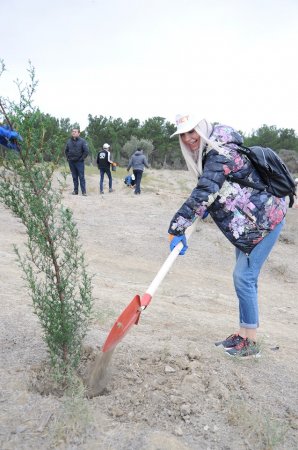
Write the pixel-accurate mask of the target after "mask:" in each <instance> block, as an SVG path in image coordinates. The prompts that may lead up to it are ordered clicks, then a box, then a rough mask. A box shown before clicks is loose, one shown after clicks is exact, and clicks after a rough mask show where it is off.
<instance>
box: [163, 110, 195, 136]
mask: <svg viewBox="0 0 298 450" xmlns="http://www.w3.org/2000/svg"><path fill="white" fill-rule="evenodd" d="M199 122H200V121H199V120H198V119H197V117H195V116H193V115H191V114H186V115H181V114H178V115H177V116H176V126H177V130H176V131H175V133H173V134H172V135H171V136H170V137H171V138H172V137H173V136H176V135H177V134H182V133H187V132H188V131H191V130H193V129H194V128H195V126H196V125H198V123H199Z"/></svg>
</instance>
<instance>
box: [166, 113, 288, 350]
mask: <svg viewBox="0 0 298 450" xmlns="http://www.w3.org/2000/svg"><path fill="white" fill-rule="evenodd" d="M176 124H177V130H176V132H175V133H174V134H173V135H172V136H175V135H178V136H179V141H180V147H181V150H182V153H183V156H184V158H185V160H186V163H187V166H188V169H189V171H190V172H191V173H192V175H194V177H195V178H196V180H197V184H196V187H195V188H194V189H193V191H192V193H191V194H190V196H189V198H188V199H187V200H186V201H185V202H184V203H183V205H182V206H181V208H179V210H178V211H177V212H176V214H175V215H174V217H173V219H172V220H171V222H170V226H169V229H168V232H169V238H170V249H171V250H173V248H175V246H176V245H177V244H178V243H179V242H180V241H182V243H183V248H182V250H181V252H180V254H184V253H185V252H186V250H187V248H188V246H187V241H186V238H185V234H184V233H185V230H186V228H188V227H189V226H190V225H191V224H192V223H193V221H194V220H195V219H196V218H197V217H200V218H205V217H206V216H207V215H208V213H209V214H210V216H211V217H212V218H213V220H214V222H215V224H216V225H217V226H218V227H219V229H220V230H221V231H222V233H223V234H224V235H225V237H226V238H227V239H228V240H229V241H230V242H231V243H232V244H233V245H234V246H235V248H236V265H235V268H234V272H233V279H234V286H235V291H236V294H237V297H238V300H239V330H237V332H235V333H233V334H231V335H230V336H228V337H227V338H226V339H224V340H220V341H217V342H215V345H217V346H222V347H223V348H224V349H225V352H226V353H227V354H229V355H230V356H238V355H239V356H241V357H249V356H254V357H258V356H260V352H259V346H258V345H257V343H256V334H257V328H258V327H259V313H258V277H259V273H260V270H261V268H262V265H263V264H264V262H265V261H266V259H267V257H268V255H269V253H270V252H271V250H272V248H273V246H274V244H275V243H276V241H277V239H278V236H279V234H280V232H281V230H282V227H283V225H284V217H285V215H286V210H287V205H286V201H285V199H284V198H277V197H274V196H273V195H271V194H270V193H268V192H267V191H260V190H256V189H254V188H251V187H244V186H241V185H240V184H238V183H237V182H235V181H229V174H233V177H236V178H239V179H241V178H242V179H247V180H248V181H251V182H252V183H260V182H261V178H260V175H259V174H258V172H257V171H256V169H254V168H253V166H252V164H251V162H250V161H249V159H248V158H247V157H246V156H244V155H243V154H241V153H239V152H237V148H238V146H240V145H241V144H242V143H243V138H242V136H241V135H240V134H239V133H238V132H236V131H235V130H234V129H233V128H231V127H229V126H226V125H220V124H219V125H215V126H212V125H211V124H210V123H209V122H207V121H206V120H201V121H198V120H197V119H196V117H194V116H191V115H184V116H183V115H179V116H177V118H176ZM172 136H171V137H172Z"/></svg>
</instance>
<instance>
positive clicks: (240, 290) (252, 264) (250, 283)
mask: <svg viewBox="0 0 298 450" xmlns="http://www.w3.org/2000/svg"><path fill="white" fill-rule="evenodd" d="M284 223H285V220H283V221H282V222H281V223H280V224H278V225H277V226H276V227H275V228H274V230H273V231H271V232H270V233H269V234H268V235H267V236H266V237H265V238H264V239H263V240H262V241H261V242H259V244H257V245H256V246H255V248H254V249H253V250H252V252H251V253H250V254H249V255H246V254H245V253H243V252H241V251H240V250H239V249H236V265H235V268H234V272H233V279H234V287H235V291H236V294H237V297H238V300H239V319H240V327H242V328H251V329H253V328H258V326H259V305H258V277H259V273H260V270H261V268H262V265H263V264H264V262H265V261H266V259H267V257H268V255H269V253H270V252H271V250H272V248H273V246H274V244H275V242H276V241H277V239H278V236H279V234H280V232H281V230H282V227H283V226H284Z"/></svg>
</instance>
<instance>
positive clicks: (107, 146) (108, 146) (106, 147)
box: [102, 143, 110, 149]
mask: <svg viewBox="0 0 298 450" xmlns="http://www.w3.org/2000/svg"><path fill="white" fill-rule="evenodd" d="M102 148H104V149H108V148H110V145H109V144H107V143H106V144H103V146H102Z"/></svg>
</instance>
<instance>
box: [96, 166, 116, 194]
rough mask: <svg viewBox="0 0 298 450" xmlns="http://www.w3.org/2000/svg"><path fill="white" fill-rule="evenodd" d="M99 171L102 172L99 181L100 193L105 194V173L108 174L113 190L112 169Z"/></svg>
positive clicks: (110, 186) (110, 187)
mask: <svg viewBox="0 0 298 450" xmlns="http://www.w3.org/2000/svg"><path fill="white" fill-rule="evenodd" d="M99 171H100V180H99V190H100V192H103V178H104V175H105V173H106V174H107V176H108V179H109V189H112V182H113V181H112V174H111V169H110V168H107V169H105V168H100V169H99Z"/></svg>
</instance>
